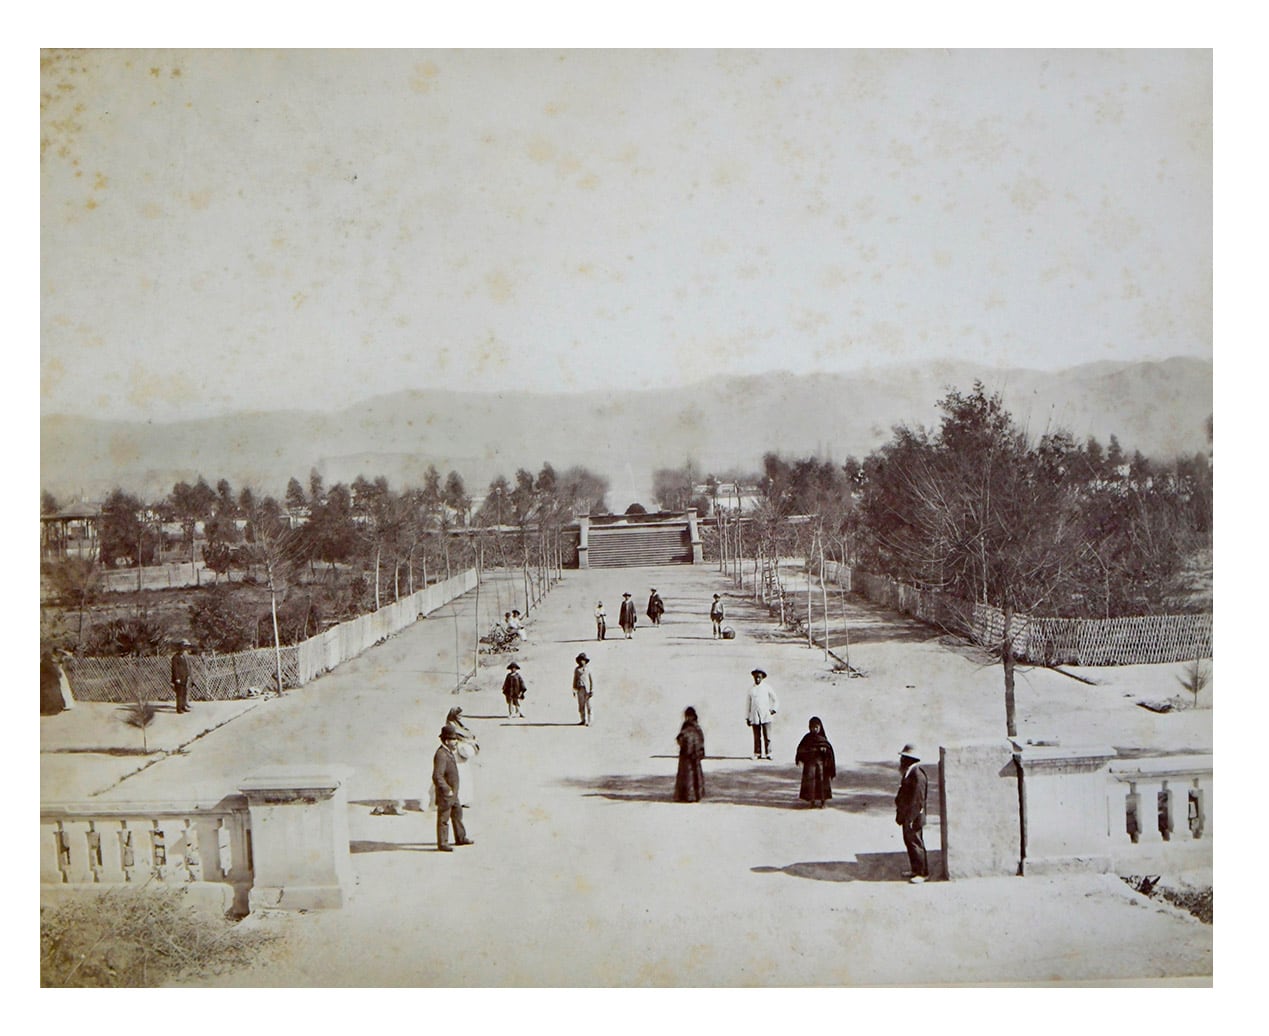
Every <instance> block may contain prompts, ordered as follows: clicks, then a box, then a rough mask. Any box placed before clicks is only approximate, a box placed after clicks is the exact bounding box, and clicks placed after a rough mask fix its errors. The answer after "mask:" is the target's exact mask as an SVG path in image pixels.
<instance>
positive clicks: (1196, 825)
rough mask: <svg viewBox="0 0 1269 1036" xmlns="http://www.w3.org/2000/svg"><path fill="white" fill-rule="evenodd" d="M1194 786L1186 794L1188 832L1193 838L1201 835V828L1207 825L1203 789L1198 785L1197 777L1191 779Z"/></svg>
mask: <svg viewBox="0 0 1269 1036" xmlns="http://www.w3.org/2000/svg"><path fill="white" fill-rule="evenodd" d="M1193 783H1194V786H1193V787H1192V788H1190V789H1189V793H1188V794H1187V796H1186V799H1187V801H1188V813H1189V824H1190V834H1192V835H1193V836H1194V837H1195V838H1202V837H1203V829H1204V828H1205V827H1206V826H1207V803H1206V801H1205V799H1204V795H1203V789H1202V788H1200V787H1199V779H1198V778H1197V777H1195V778H1194V779H1193Z"/></svg>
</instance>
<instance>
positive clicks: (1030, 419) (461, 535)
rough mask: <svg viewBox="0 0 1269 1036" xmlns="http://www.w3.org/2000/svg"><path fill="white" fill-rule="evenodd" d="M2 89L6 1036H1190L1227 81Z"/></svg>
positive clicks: (203, 75)
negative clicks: (338, 996) (11, 863)
mask: <svg viewBox="0 0 1269 1036" xmlns="http://www.w3.org/2000/svg"><path fill="white" fill-rule="evenodd" d="M54 35H61V34H60V33H58V34H54ZM39 60H40V65H39V75H40V115H39V131H40V141H39V144H40V162H39V216H38V220H39V246H40V259H39V317H38V328H39V339H40V350H39V357H40V359H39V391H40V396H39V413H38V421H39V430H38V437H39V445H38V452H39V482H40V541H39V550H40V553H39V594H40V602H39V638H40V644H39V648H40V664H39V676H40V728H39V776H38V798H39V813H40V833H39V853H38V856H39V880H40V890H39V892H40V894H39V924H40V948H39V954H40V956H39V985H40V986H41V987H43V988H70V987H144V988H157V987H162V988H167V989H194V988H199V989H207V988H216V989H230V988H232V989H236V990H243V989H295V988H304V989H313V988H359V989H360V988H372V989H379V988H414V987H435V988H445V987H460V988H469V989H481V990H495V989H497V990H508V989H516V990H524V989H554V990H559V989H608V990H613V989H621V990H634V989H638V990H646V989H676V990H683V989H690V990H704V989H738V988H761V989H782V990H787V989H794V988H798V989H800V988H807V987H811V988H817V989H851V990H856V989H863V988H865V987H989V986H1000V985H1008V986H1021V987H1051V986H1063V987H1079V986H1084V987H1087V986H1114V987H1146V986H1160V985H1162V986H1167V987H1182V988H1188V987H1201V988H1207V987H1211V986H1212V985H1213V971H1214V969H1213V958H1214V954H1213V932H1214V921H1213V885H1214V878H1213V867H1214V856H1213V847H1214V839H1215V828H1214V819H1213V818H1214V815H1215V809H1214V797H1215V783H1214V722H1213V717H1214V710H1215V705H1214V702H1215V679H1214V670H1213V526H1214V521H1213V513H1214V512H1213V467H1214V445H1213V444H1214V405H1213V199H1214V182H1213V72H1214V67H1213V51H1212V50H1211V49H1207V48H1206V47H1194V48H1185V47H1177V48H1168V49H1127V48H1118V49H1098V50H1093V49H1071V48H1051V49H1043V48H1039V49H986V48H982V49H975V48H955V47H953V48H918V49H903V50H900V49H873V48H857V49H856V48H841V47H834V48H823V49H784V48H779V47H772V48H765V49H762V48H760V49H733V48H716V47H711V48H700V49H698V48H691V49H688V48H674V49H643V48H638V49H635V48H629V49H623V48H605V49H589V48H567V47H566V48H554V49H543V48H536V47H535V48H529V47H525V48H486V49H456V48H455V49H450V48H440V47H437V48H430V49H367V48H352V49H334V48H327V49H298V48H267V49H240V48H216V49H208V48H174V49H140V48H135V47H134V48H129V47H114V48H87V49H63V48H56V47H45V48H43V49H41V51H40V55H39ZM33 545H34V544H33V543H32V544H31V546H33ZM22 607H23V609H24V610H25V609H26V608H28V607H29V605H23V606H22ZM1226 643H1227V642H1226V640H1225V639H1222V644H1223V645H1226ZM1224 672H1226V670H1224V669H1223V670H1222V673H1224ZM1226 682H1228V681H1226ZM1231 783H1232V781H1226V784H1227V785H1229V784H1231ZM1235 815H1236V814H1235V813H1234V812H1233V811H1231V810H1229V809H1226V811H1225V814H1224V816H1226V817H1231V818H1232V817H1234V816H1235ZM29 949H30V943H29V942H27V943H25V945H24V950H25V952H26V953H27V955H29ZM508 1024H514V1022H511V1021H510V1020H508ZM931 1024H932V1021H931ZM707 1031H709V1030H707Z"/></svg>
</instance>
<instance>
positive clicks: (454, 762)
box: [432, 723, 476, 853]
mask: <svg viewBox="0 0 1269 1036" xmlns="http://www.w3.org/2000/svg"><path fill="white" fill-rule="evenodd" d="M440 738H441V747H440V748H438V749H437V750H436V755H434V756H433V757H432V784H433V786H434V787H435V788H436V851H437V852H440V853H452V852H453V851H454V850H453V849H452V848H451V847H450V844H449V822H450V820H451V819H452V820H453V821H454V844H455V845H475V844H476V843H475V842H473V841H472V840H471V839H470V838H468V837H467V829H466V828H465V827H463V806H462V803H461V802H460V801H459V798H458V757H457V756H456V755H455V754H454V752H455V749H457V748H458V742H459V740H460V738H459V736H458V731H457V730H456V729H455V728H454V727H453V726H452V725H451V724H449V723H446V724H445V726H443V727H441V733H440Z"/></svg>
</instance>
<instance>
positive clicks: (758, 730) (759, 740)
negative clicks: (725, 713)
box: [745, 669, 780, 759]
mask: <svg viewBox="0 0 1269 1036" xmlns="http://www.w3.org/2000/svg"><path fill="white" fill-rule="evenodd" d="M749 675H750V676H752V677H753V686H752V687H750V688H749V699H748V701H747V702H746V703H745V722H746V723H747V724H748V725H749V728H750V729H751V730H752V731H753V757H754V758H755V759H770V758H771V717H772V716H774V715H775V714H776V709H778V708H779V707H780V702H779V699H777V698H776V693H775V690H774V688H772V686H771V685H770V684H769V683H767V682H766V680H767V673H766V670H765V669H752V670H750V672H749Z"/></svg>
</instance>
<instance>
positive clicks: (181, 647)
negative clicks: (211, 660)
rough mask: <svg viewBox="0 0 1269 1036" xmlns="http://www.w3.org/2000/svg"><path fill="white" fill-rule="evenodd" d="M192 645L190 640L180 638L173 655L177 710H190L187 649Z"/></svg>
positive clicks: (173, 679) (173, 689)
mask: <svg viewBox="0 0 1269 1036" xmlns="http://www.w3.org/2000/svg"><path fill="white" fill-rule="evenodd" d="M191 646H192V645H191V644H190V642H189V641H188V640H178V641H177V642H176V654H174V655H173V656H172V691H173V692H174V693H175V694H176V711H177V712H189V657H188V656H187V655H186V654H185V649H186V648H187V647H191Z"/></svg>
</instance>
